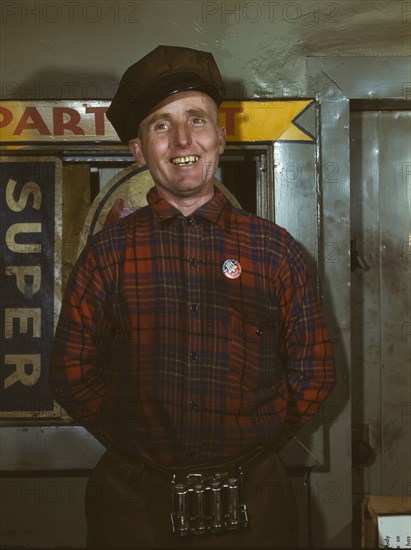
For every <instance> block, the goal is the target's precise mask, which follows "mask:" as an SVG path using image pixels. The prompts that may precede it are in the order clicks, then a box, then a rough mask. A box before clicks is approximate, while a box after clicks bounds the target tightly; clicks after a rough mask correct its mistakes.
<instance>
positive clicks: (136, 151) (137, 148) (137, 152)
mask: <svg viewBox="0 0 411 550" xmlns="http://www.w3.org/2000/svg"><path fill="white" fill-rule="evenodd" d="M128 146H129V148H130V151H131V154H132V155H133V157H134V158H135V159H136V160H137V162H138V163H139V164H141V166H145V165H146V164H147V163H146V160H145V158H144V155H143V151H142V150H141V142H140V139H139V138H134V139H131V140H130V141H129V144H128Z"/></svg>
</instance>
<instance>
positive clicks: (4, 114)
mask: <svg viewBox="0 0 411 550" xmlns="http://www.w3.org/2000/svg"><path fill="white" fill-rule="evenodd" d="M313 103H314V101H313V100H311V99H305V100H291V99H290V100H286V101H228V102H225V103H223V104H222V105H221V107H220V122H221V124H222V126H224V127H225V128H226V130H227V141H228V142H244V141H247V142H266V141H269V142H272V141H304V142H312V141H313V140H314V137H313V135H312V134H311V133H310V132H309V131H307V130H306V129H304V127H303V125H302V124H301V122H300V118H301V117H302V115H303V114H304V113H305V111H306V110H307V109H309V108H310V107H311V105H313ZM109 104H110V102H109V101H88V102H84V101H69V100H67V101H35V102H28V101H0V135H1V139H2V141H3V142H4V143H5V144H7V143H10V144H11V143H16V142H17V143H21V142H26V143H36V142H45V141H50V140H51V139H52V140H53V143H56V142H59V141H64V142H66V141H70V142H78V141H90V140H91V141H110V142H118V141H119V139H118V137H117V134H116V133H115V131H114V128H113V127H112V126H111V124H110V122H109V121H108V120H107V118H106V116H105V113H106V111H107V109H108V106H109Z"/></svg>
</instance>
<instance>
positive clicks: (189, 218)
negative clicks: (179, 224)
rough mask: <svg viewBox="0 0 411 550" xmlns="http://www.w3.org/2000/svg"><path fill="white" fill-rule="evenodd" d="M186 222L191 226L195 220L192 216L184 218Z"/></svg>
mask: <svg viewBox="0 0 411 550" xmlns="http://www.w3.org/2000/svg"><path fill="white" fill-rule="evenodd" d="M184 221H185V222H186V224H187V225H191V224H192V223H193V221H194V220H193V218H192V217H191V216H188V218H184Z"/></svg>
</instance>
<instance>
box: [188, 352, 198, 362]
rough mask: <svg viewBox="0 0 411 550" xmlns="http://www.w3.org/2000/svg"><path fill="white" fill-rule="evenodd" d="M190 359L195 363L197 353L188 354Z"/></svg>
mask: <svg viewBox="0 0 411 550" xmlns="http://www.w3.org/2000/svg"><path fill="white" fill-rule="evenodd" d="M190 359H192V360H193V361H197V359H198V353H197V352H196V351H192V352H190Z"/></svg>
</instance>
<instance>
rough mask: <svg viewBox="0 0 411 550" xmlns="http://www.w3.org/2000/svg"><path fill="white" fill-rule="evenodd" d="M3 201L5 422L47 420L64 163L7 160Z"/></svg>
mask: <svg viewBox="0 0 411 550" xmlns="http://www.w3.org/2000/svg"><path fill="white" fill-rule="evenodd" d="M0 193H1V198H0V204H1V205H2V208H1V211H0V235H1V243H2V250H1V259H2V261H1V265H2V267H1V285H0V304H1V329H2V337H1V341H2V344H1V370H0V415H1V416H3V417H8V416H12V417H17V418H24V417H25V416H26V415H27V416H30V418H32V417H33V416H36V415H39V416H43V415H44V414H46V415H47V416H50V415H52V414H53V411H54V403H53V399H52V397H51V394H50V392H49V388H48V362H49V355H50V348H51V342H52V341H53V335H54V321H55V317H56V315H55V314H56V312H57V309H58V306H59V305H60V304H59V303H58V300H59V296H60V289H59V280H60V272H61V257H60V250H61V232H60V226H61V224H60V223H59V225H57V224H56V220H57V222H59V221H60V220H61V163H60V160H59V159H56V158H53V157H26V158H22V157H9V158H4V159H2V161H1V163H0Z"/></svg>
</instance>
